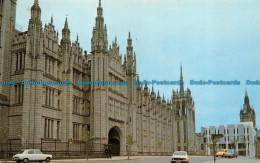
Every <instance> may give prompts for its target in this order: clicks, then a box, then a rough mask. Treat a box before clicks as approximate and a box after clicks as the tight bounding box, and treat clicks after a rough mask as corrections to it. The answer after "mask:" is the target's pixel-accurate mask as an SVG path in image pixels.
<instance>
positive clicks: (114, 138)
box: [108, 127, 120, 156]
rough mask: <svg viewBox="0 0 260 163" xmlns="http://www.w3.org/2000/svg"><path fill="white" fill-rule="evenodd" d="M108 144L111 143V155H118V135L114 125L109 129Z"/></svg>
mask: <svg viewBox="0 0 260 163" xmlns="http://www.w3.org/2000/svg"><path fill="white" fill-rule="evenodd" d="M108 144H111V152H112V156H120V135H119V133H118V131H117V130H116V129H115V127H113V128H112V129H111V130H110V131H109V135H108Z"/></svg>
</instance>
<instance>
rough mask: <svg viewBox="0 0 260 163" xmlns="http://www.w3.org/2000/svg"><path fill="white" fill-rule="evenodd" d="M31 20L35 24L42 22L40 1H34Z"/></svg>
mask: <svg viewBox="0 0 260 163" xmlns="http://www.w3.org/2000/svg"><path fill="white" fill-rule="evenodd" d="M31 19H32V20H34V22H39V21H40V20H41V8H40V5H39V2H38V0H34V3H33V6H32V7H31Z"/></svg>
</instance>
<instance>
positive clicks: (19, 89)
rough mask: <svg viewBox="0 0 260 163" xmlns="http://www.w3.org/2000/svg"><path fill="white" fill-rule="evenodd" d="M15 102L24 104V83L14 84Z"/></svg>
mask: <svg viewBox="0 0 260 163" xmlns="http://www.w3.org/2000/svg"><path fill="white" fill-rule="evenodd" d="M14 90H15V91H14V92H15V95H14V104H22V103H23V92H24V85H21V84H16V85H14Z"/></svg>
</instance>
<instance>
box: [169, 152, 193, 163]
mask: <svg viewBox="0 0 260 163" xmlns="http://www.w3.org/2000/svg"><path fill="white" fill-rule="evenodd" d="M189 162H190V158H189V156H188V154H187V152H185V151H176V152H174V153H173V155H172V159H171V163H189Z"/></svg>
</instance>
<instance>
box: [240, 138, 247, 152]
mask: <svg viewBox="0 0 260 163" xmlns="http://www.w3.org/2000/svg"><path fill="white" fill-rule="evenodd" d="M240 141H241V143H242V145H243V148H244V150H245V152H243V153H244V156H245V155H246V138H245V137H244V136H241V138H240Z"/></svg>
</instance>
